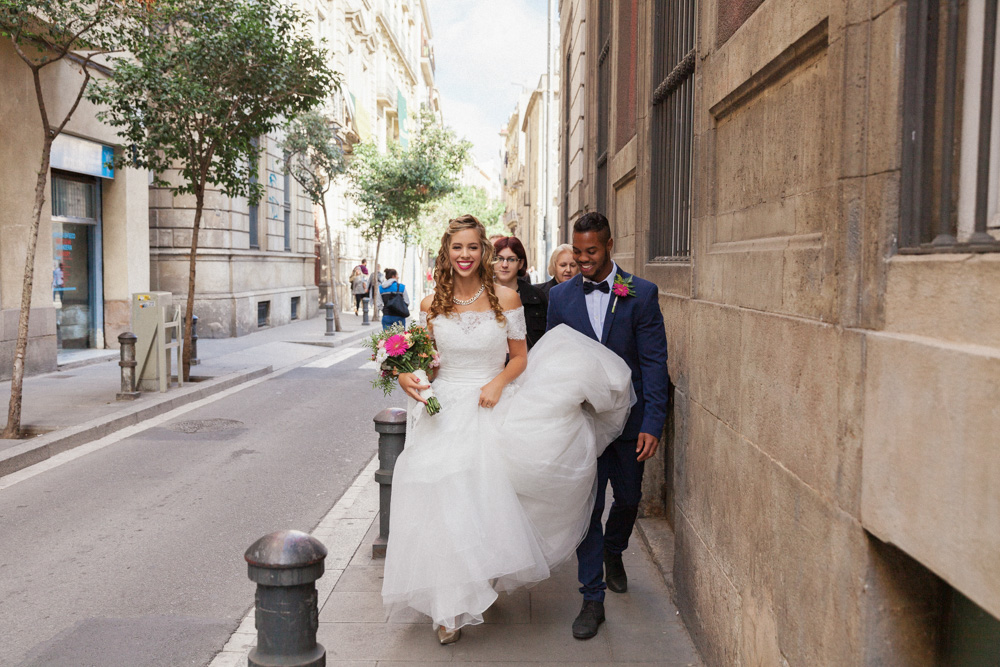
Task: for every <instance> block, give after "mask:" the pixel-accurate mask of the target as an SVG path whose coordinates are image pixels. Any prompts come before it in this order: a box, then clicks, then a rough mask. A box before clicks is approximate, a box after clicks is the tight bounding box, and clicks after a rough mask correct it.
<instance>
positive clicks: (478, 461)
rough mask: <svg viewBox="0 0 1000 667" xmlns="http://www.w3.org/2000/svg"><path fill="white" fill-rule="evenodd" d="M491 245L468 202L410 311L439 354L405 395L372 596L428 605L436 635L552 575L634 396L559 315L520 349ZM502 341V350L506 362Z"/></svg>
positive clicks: (605, 356)
mask: <svg viewBox="0 0 1000 667" xmlns="http://www.w3.org/2000/svg"><path fill="white" fill-rule="evenodd" d="M493 262H494V250H493V244H491V243H489V242H488V240H487V237H486V230H485V228H484V227H483V225H482V224H481V223H480V222H479V221H478V220H477V219H476V218H475V217H473V216H471V215H465V216H462V217H459V218H456V219H454V220H451V221H450V222H449V224H448V229H447V231H446V232H445V234H444V236H443V237H442V239H441V249H440V251H439V252H438V256H437V261H436V265H435V270H434V279H435V281H436V287H435V290H434V294H432V295H430V296H428V297H426V298H425V299H424V300H423V301H422V302H421V304H420V321H421V323H424V324H426V326H427V327H428V329H429V330H430V332H431V334H432V335H433V337H434V339H435V341H436V344H437V348H438V351H439V352H440V354H441V365H440V367H439V368H438V369H437V371H438V372H437V375H436V378H434V379H433V382H434V393H435V394H436V395H437V397H438V399H439V400H440V402H441V406H442V409H441V412H440V413H438V414H437V415H433V416H430V415H427V414H426V412H425V411H424V410H423V406H420V405H417V404H416V403H415V401H421V402H425V401H423V399H421V398H420V396H419V391H420V390H421V389H426V388H427V386H426V385H421V384H420V381H419V380H418V379H417V378H416V377H415V376H414V375H412V374H409V373H404V374H402V375H400V376H399V384H400V386H401V387H402V388H403V390H404V391H405V392H406V393H407V395H409V396H410V398H411V399H413V400H411V401H410V405H409V414H410V418H409V423H408V424H407V439H406V447H405V449H404V451H403V453H402V454H401V455H400V457H399V458H398V459H397V461H396V466H395V471H394V474H393V487H392V504H391V509H390V520H389V521H390V527H389V534H390V539H389V545H388V547H387V551H386V561H385V578H384V581H383V586H382V597H383V600H384V602H385V603H386V604H387V605H389V606H390V607H402V606H406V607H411V608H413V609H416V610H417V611H420V612H423V613H424V614H426V615H428V616H430V617H431V619H432V621H433V624H434V627H435V629H436V631H437V634H438V639H439V640H440V642H441V643H442V644H449V643H452V642H454V641H457V640H458V638H459V635H460V629H461V628H462V626H465V625H474V624H478V623H482V622H483V612H484V611H486V609H488V608H489V606H490V605H491V604H492V603H493V601H494V600H496V598H497V592H498V591H507V592H509V591H512V590H514V589H516V588H518V587H521V586H526V585H531V584H533V583H536V582H539V581H541V580H543V579H545V578H547V577H548V576H549V573H550V570H551V569H552V568H554V567H555V566H556V565H558V564H559V563H561V562H563V561H564V560H566V559H568V558H569V557H570V556H571V555H572V554H573V552H574V549H575V548H576V546H577V544H579V542H580V541H581V540H582V539H583V536H584V534H585V533H586V531H587V526H588V523H589V521H590V515H591V511H592V508H593V503H594V494H595V490H596V489H595V485H596V470H597V456H598V455H599V454H600V453H601V452H602V451H603V450H604V448H605V447H606V446H607V445H608V443H609V442H611V441H612V440H613V439H614V438H615V437H616V436H617V435H618V434H619V433H620V432H621V430H622V428H623V427H624V425H625V420H626V418H627V417H628V412H629V407H630V405H631V404H632V402H634V394H633V391H632V384H631V373H630V371H629V368H628V366H627V365H626V363H625V362H624V361H623V360H622V359H621V358H619V357H618V356H617V355H616V354H614V353H613V352H611V351H610V350H608V349H607V348H605V347H604V346H603V345H601V344H600V343H598V342H597V341H594V340H592V339H590V338H587V337H586V336H584V335H582V334H580V333H578V332H576V331H574V330H572V329H570V328H569V327H568V326H566V325H561V326H559V327H556V328H555V329H553V330H552V331H550V332H548V333H547V334H545V336H543V337H542V339H541V340H540V341H539V343H538V344H537V345H536V346H535V347H534V348H533V349H532V351H531V354H530V355H529V354H528V352H527V345H526V342H525V321H524V311H523V309H522V308H521V302H520V299H519V298H518V295H517V292H516V291H514V290H511V289H508V288H506V287H503V286H501V285H497V284H495V283H494V278H493ZM508 354H509V357H510V361H509V362H508V363H507V364H506V366H505V365H504V361H505V359H506V358H507V356H508Z"/></svg>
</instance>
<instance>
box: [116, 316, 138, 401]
mask: <svg viewBox="0 0 1000 667" xmlns="http://www.w3.org/2000/svg"><path fill="white" fill-rule="evenodd" d="M137 340H139V338H138V337H137V336H136V335H135V334H134V333H132V332H130V331H126V332H125V333H123V334H120V335H119V336H118V345H119V346H120V347H121V361H119V362H118V365H119V366H121V369H122V390H121V391H120V392H118V396H117V397H116V398H117V399H118V400H119V401H134V400H135V399H137V398H139V392H137V391H136V390H135V366H136V363H135V343H136V341H137Z"/></svg>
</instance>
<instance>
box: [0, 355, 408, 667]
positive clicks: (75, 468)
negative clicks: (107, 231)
mask: <svg viewBox="0 0 1000 667" xmlns="http://www.w3.org/2000/svg"><path fill="white" fill-rule="evenodd" d="M348 351H356V352H357V353H356V354H351V355H350V356H346V355H347V354H348ZM337 360H339V361H337ZM331 361H334V362H337V363H334V364H332V365H329V366H327V367H323V366H325V365H327V364H329V363H330V362H331ZM366 362H367V357H366V355H365V353H364V352H363V351H362V350H361V349H360V348H359V347H350V348H341V349H337V350H335V351H332V352H331V353H330V354H329V355H326V356H324V357H321V358H320V359H319V360H318V361H316V362H313V363H311V364H306V365H305V366H301V367H298V368H294V369H292V370H290V371H288V372H286V373H282V374H278V375H276V376H272V377H268V378H264V379H262V380H261V381H259V382H257V383H250V384H249V385H244V387H245V388H243V389H237V390H235V391H233V392H231V393H230V392H226V393H224V394H221V395H220V397H217V398H213V399H208V401H207V403H206V404H204V405H200V406H199V407H194V408H193V409H192V408H191V407H190V406H189V407H187V408H179V409H178V410H176V411H174V412H171V413H168V414H167V415H165V416H164V417H163V418H160V419H156V420H153V421H152V422H149V423H150V424H153V426H152V427H151V428H148V429H147V430H144V431H141V432H139V433H136V434H134V435H132V436H130V437H126V438H124V439H122V440H121V441H119V442H115V443H113V444H111V445H109V446H107V447H104V448H103V449H99V450H97V451H94V452H91V453H89V454H87V455H85V456H82V457H80V458H78V459H76V460H73V461H70V462H68V463H65V464H63V465H61V466H59V467H56V468H54V469H51V470H47V471H45V472H42V473H40V474H38V475H36V476H34V477H31V478H30V479H25V480H23V481H20V482H18V483H16V484H14V485H12V486H9V487H8V488H4V489H2V490H0V535H2V536H3V539H2V541H0V600H3V603H2V604H0V627H2V628H3V629H4V631H3V639H2V641H0V665H3V666H4V667H7V666H13V665H30V666H42V665H45V666H46V667H56V666H60V665H65V666H70V665H73V666H79V665H102V666H103V667H114V666H137V665H204V664H206V662H207V661H208V660H210V658H211V656H212V655H213V653H214V652H215V651H217V650H219V649H220V648H221V647H222V646H223V644H224V643H225V642H226V639H227V638H228V637H229V636H230V634H231V633H232V632H233V630H234V629H235V628H236V626H237V625H238V624H239V622H240V620H241V619H242V618H243V616H244V614H245V613H246V611H247V609H248V608H249V606H250V605H251V604H252V602H253V590H254V589H253V585H252V584H251V582H250V581H249V580H248V579H247V577H246V566H245V563H244V561H243V552H244V550H245V549H246V548H247V547H248V546H249V545H250V544H251V543H252V542H253V541H254V540H256V539H257V538H258V537H260V536H262V535H264V534H267V533H269V532H271V531H274V530H279V529H284V528H296V529H300V530H305V531H309V530H311V529H312V528H313V527H314V526H315V525H316V523H317V522H318V521H319V520H320V519H321V518H322V517H323V515H324V514H325V513H326V512H327V511H328V510H329V509H330V507H331V506H333V504H334V503H335V502H336V501H337V499H338V498H339V497H340V496H341V494H342V493H343V492H344V490H345V489H346V488H347V487H348V486H349V485H350V483H351V481H352V480H353V479H354V478H355V477H356V476H357V474H358V473H359V471H360V470H361V469H362V468H364V466H365V465H366V464H367V463H368V462H369V460H370V459H371V458H372V456H373V455H374V454H375V450H376V437H375V433H374V431H373V429H372V421H371V419H372V417H373V416H374V414H375V413H376V412H377V411H378V410H380V409H382V408H383V407H386V406H388V405H390V404H392V403H393V402H395V403H399V402H400V401H401V400H402V399H401V397H400V396H396V397H391V398H383V397H382V395H381V393H379V392H376V391H374V390H371V389H370V388H369V386H368V383H369V380H370V378H371V374H372V371H371V370H370V369H367V368H363V367H364V366H365V364H366ZM195 405H196V406H197V405H199V404H195Z"/></svg>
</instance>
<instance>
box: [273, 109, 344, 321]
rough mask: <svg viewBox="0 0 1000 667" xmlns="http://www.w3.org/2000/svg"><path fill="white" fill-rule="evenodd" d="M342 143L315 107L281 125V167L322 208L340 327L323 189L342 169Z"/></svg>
mask: <svg viewBox="0 0 1000 667" xmlns="http://www.w3.org/2000/svg"><path fill="white" fill-rule="evenodd" d="M342 146H343V143H342V141H341V140H340V137H339V136H338V134H337V128H336V127H335V126H334V124H333V123H332V122H331V121H330V120H329V119H327V118H326V117H325V116H324V115H323V114H322V113H320V112H318V111H307V112H306V113H303V114H301V115H299V116H298V117H296V118H295V119H293V120H292V121H291V122H290V123H289V124H288V127H287V128H285V140H284V142H283V143H282V147H283V148H284V151H285V170H286V171H287V172H288V173H289V174H291V175H292V178H294V179H295V180H296V182H297V183H298V184H299V185H301V186H302V189H303V190H305V192H306V194H307V195H308V196H309V199H310V200H311V201H312V203H313V204H315V205H318V206H319V207H320V210H321V211H323V226H324V228H325V229H326V244H325V245H326V268H327V271H328V273H329V290H330V302H331V303H332V304H333V306H334V307H333V319H334V326H335V327H336V329H337V331H340V330H341V328H340V304H339V303H338V302H337V278H336V276H337V273H338V268H337V254H336V251H335V250H334V245H333V236H332V234H331V232H330V216H329V214H328V212H327V209H326V193H327V192H329V191H330V186H331V185H333V180H334V179H335V178H336V177H337V176H339V175H340V174H342V173H344V171H345V170H346V164H345V162H344V151H343V147H342Z"/></svg>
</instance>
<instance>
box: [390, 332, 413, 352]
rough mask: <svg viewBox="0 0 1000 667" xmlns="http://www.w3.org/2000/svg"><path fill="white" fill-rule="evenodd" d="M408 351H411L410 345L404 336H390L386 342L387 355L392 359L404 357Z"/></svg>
mask: <svg viewBox="0 0 1000 667" xmlns="http://www.w3.org/2000/svg"><path fill="white" fill-rule="evenodd" d="M408 349H410V344H409V343H408V342H407V341H406V337H405V336H403V334H396V335H395V336H389V338H388V339H387V340H386V341H385V353H386V354H388V355H389V356H390V357H399V356H402V355H404V354H406V351H407V350H408Z"/></svg>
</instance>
